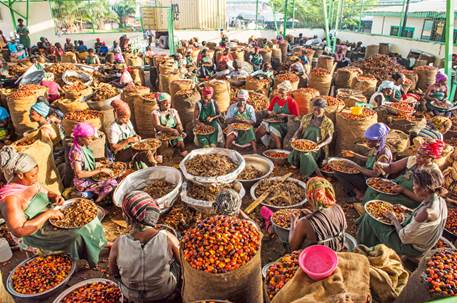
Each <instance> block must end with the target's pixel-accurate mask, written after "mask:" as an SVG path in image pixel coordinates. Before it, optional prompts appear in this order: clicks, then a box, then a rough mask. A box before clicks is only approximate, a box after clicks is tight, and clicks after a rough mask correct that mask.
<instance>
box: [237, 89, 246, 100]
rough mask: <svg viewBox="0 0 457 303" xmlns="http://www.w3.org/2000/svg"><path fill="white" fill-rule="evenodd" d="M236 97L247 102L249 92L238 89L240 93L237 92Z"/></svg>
mask: <svg viewBox="0 0 457 303" xmlns="http://www.w3.org/2000/svg"><path fill="white" fill-rule="evenodd" d="M236 97H237V98H238V99H241V100H244V101H247V100H248V99H249V92H248V91H247V90H245V89H240V91H239V92H238V94H237V95H236Z"/></svg>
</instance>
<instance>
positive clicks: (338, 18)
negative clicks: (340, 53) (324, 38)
mask: <svg viewBox="0 0 457 303" xmlns="http://www.w3.org/2000/svg"><path fill="white" fill-rule="evenodd" d="M342 5H343V0H338V6H337V9H336V18H335V34H334V35H333V44H332V52H335V51H336V34H337V33H338V29H339V26H340V17H341V7H342Z"/></svg>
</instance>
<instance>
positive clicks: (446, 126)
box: [430, 116, 452, 134]
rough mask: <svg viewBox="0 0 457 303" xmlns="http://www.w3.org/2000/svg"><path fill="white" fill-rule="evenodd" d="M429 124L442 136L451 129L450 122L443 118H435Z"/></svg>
mask: <svg viewBox="0 0 457 303" xmlns="http://www.w3.org/2000/svg"><path fill="white" fill-rule="evenodd" d="M430 122H431V123H432V125H433V127H434V128H435V129H436V130H438V131H439V132H440V133H442V134H445V133H447V132H448V131H449V130H450V129H451V127H452V120H451V119H449V118H447V117H443V116H435V117H433V118H432V120H431V121H430Z"/></svg>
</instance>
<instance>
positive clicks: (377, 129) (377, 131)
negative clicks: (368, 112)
mask: <svg viewBox="0 0 457 303" xmlns="http://www.w3.org/2000/svg"><path fill="white" fill-rule="evenodd" d="M389 131H390V128H389V127H388V126H387V125H385V124H384V123H381V122H379V123H375V124H373V125H372V126H370V127H369V128H368V129H367V130H366V131H365V138H367V139H368V140H373V141H378V142H379V147H378V154H380V153H382V151H383V150H384V148H385V147H386V142H387V135H388V134H389Z"/></svg>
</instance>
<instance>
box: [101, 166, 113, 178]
mask: <svg viewBox="0 0 457 303" xmlns="http://www.w3.org/2000/svg"><path fill="white" fill-rule="evenodd" d="M100 173H101V174H105V175H108V176H112V175H113V171H112V170H111V169H109V168H106V167H103V168H100Z"/></svg>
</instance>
